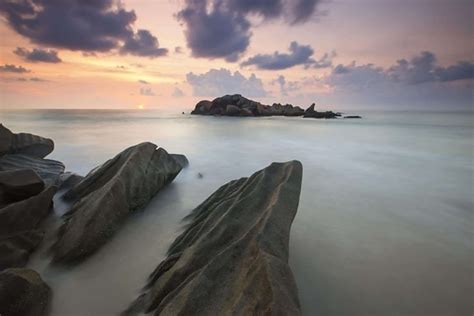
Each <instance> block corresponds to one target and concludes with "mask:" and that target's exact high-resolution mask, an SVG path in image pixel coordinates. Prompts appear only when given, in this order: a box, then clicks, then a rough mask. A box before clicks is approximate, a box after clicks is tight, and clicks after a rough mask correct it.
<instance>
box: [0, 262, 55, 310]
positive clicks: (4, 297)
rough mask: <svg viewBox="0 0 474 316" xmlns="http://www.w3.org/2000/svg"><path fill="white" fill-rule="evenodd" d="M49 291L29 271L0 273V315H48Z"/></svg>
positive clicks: (16, 270)
mask: <svg viewBox="0 0 474 316" xmlns="http://www.w3.org/2000/svg"><path fill="white" fill-rule="evenodd" d="M50 301H51V289H50V288H49V286H48V285H47V284H46V283H44V281H43V280H42V279H41V277H40V275H39V274H38V273H37V272H35V271H33V270H30V269H7V270H4V271H2V272H0V315H2V316H43V315H47V314H48V307H49V304H50Z"/></svg>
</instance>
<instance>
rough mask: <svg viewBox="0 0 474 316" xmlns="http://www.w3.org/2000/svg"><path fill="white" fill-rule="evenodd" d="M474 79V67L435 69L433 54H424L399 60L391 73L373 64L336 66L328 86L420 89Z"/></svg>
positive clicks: (469, 64)
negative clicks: (383, 85)
mask: <svg viewBox="0 0 474 316" xmlns="http://www.w3.org/2000/svg"><path fill="white" fill-rule="evenodd" d="M465 79H474V63H472V62H468V61H460V62H458V63H457V64H455V65H450V66H448V67H441V66H437V65H436V56H435V54H434V53H432V52H428V51H425V52H421V53H420V54H418V55H416V56H413V57H412V58H411V59H409V60H407V59H400V60H398V61H397V62H396V64H395V65H393V66H391V67H389V68H388V69H383V68H381V67H375V66H374V65H372V64H366V65H356V63H355V62H352V63H351V64H349V65H337V66H336V67H334V69H333V71H332V74H331V76H329V77H328V80H329V82H331V83H336V84H356V85H370V84H372V83H380V82H392V83H399V84H403V85H419V84H423V83H433V82H452V81H458V80H465Z"/></svg>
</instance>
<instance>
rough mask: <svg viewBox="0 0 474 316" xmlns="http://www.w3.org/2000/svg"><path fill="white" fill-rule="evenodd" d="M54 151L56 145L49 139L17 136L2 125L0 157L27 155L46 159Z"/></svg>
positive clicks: (25, 135)
mask: <svg viewBox="0 0 474 316" xmlns="http://www.w3.org/2000/svg"><path fill="white" fill-rule="evenodd" d="M53 149H54V143H53V141H52V140H51V139H49V138H44V137H41V136H37V135H33V134H28V133H18V134H15V133H13V132H12V131H10V130H9V129H8V128H6V127H5V126H3V125H2V124H0V155H3V154H25V155H29V156H33V157H37V158H44V157H46V156H47V155H48V154H49V153H51V152H52V151H53Z"/></svg>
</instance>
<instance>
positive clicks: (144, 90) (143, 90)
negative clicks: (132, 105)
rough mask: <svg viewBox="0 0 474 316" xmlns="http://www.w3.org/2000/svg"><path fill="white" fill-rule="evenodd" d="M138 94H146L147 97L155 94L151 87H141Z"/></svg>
mask: <svg viewBox="0 0 474 316" xmlns="http://www.w3.org/2000/svg"><path fill="white" fill-rule="evenodd" d="M140 95H143V96H147V97H152V96H154V95H155V93H153V91H152V90H151V88H141V89H140Z"/></svg>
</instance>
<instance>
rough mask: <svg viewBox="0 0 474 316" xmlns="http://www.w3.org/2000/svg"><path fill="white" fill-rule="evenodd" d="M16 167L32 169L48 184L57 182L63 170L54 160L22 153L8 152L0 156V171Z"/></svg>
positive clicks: (60, 163)
mask: <svg viewBox="0 0 474 316" xmlns="http://www.w3.org/2000/svg"><path fill="white" fill-rule="evenodd" d="M18 169H31V170H34V171H35V172H36V173H37V174H38V175H39V176H40V177H41V179H43V181H44V182H45V184H46V185H47V186H48V185H57V184H58V181H59V178H60V175H61V174H62V173H63V172H64V165H63V163H62V162H59V161H56V160H51V159H44V158H37V157H34V156H29V155H23V154H8V155H4V156H2V157H0V171H11V170H18Z"/></svg>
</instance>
